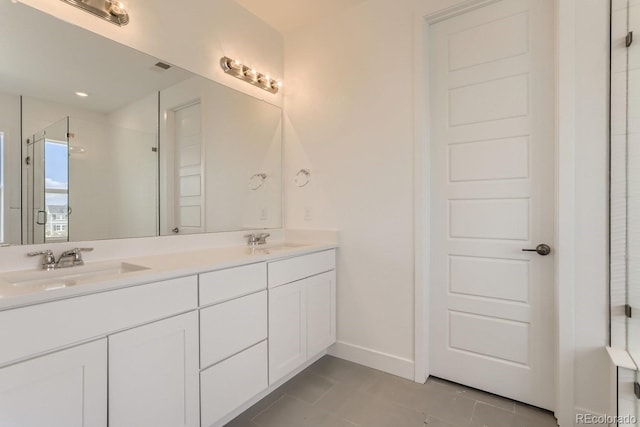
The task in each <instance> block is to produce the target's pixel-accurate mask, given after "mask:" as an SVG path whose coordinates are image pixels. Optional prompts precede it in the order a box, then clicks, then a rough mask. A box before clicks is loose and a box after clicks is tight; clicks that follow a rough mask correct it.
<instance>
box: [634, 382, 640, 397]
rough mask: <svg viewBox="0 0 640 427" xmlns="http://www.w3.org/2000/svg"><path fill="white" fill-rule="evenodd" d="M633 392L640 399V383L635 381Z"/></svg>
mask: <svg viewBox="0 0 640 427" xmlns="http://www.w3.org/2000/svg"><path fill="white" fill-rule="evenodd" d="M633 394H635V395H636V398H638V399H640V384H638V383H633Z"/></svg>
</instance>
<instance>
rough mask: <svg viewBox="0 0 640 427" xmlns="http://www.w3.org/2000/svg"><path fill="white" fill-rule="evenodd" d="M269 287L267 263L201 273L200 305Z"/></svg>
mask: <svg viewBox="0 0 640 427" xmlns="http://www.w3.org/2000/svg"><path fill="white" fill-rule="evenodd" d="M266 287H267V265H266V264H265V263H264V262H261V263H259V264H251V265H243V266H242V267H234V268H227V269H226V270H219V271H212V272H210V273H204V274H201V275H200V305H208V304H215V303H217V302H221V301H225V300H229V299H233V298H237V297H240V296H242V295H247V294H251V293H253V292H257V291H259V290H261V289H266Z"/></svg>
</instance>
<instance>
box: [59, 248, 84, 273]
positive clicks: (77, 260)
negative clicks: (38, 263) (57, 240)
mask: <svg viewBox="0 0 640 427" xmlns="http://www.w3.org/2000/svg"><path fill="white" fill-rule="evenodd" d="M92 250H93V248H74V249H69V250H67V251H64V252H62V254H61V255H60V258H58V261H57V262H56V268H66V267H74V266H76V265H84V260H83V259H82V252H91V251H92Z"/></svg>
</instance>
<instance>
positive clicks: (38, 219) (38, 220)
mask: <svg viewBox="0 0 640 427" xmlns="http://www.w3.org/2000/svg"><path fill="white" fill-rule="evenodd" d="M40 214H42V218H44V219H42V220H41V219H40ZM36 224H38V225H47V211H43V210H40V211H38V212H37V213H36Z"/></svg>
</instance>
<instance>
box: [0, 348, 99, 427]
mask: <svg viewBox="0 0 640 427" xmlns="http://www.w3.org/2000/svg"><path fill="white" fill-rule="evenodd" d="M0 426H3V427H23V426H29V427H52V426H56V427H57V426H64V427H106V426H107V340H106V339H102V340H100V341H95V342H92V343H88V344H83V345H80V346H78V347H73V348H71V349H68V350H63V351H59V352H57V353H52V354H49V355H47V356H42V357H38V358H36V359H32V360H28V361H26V362H22V363H18V364H16V365H12V366H9V367H7V368H4V369H0Z"/></svg>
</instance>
